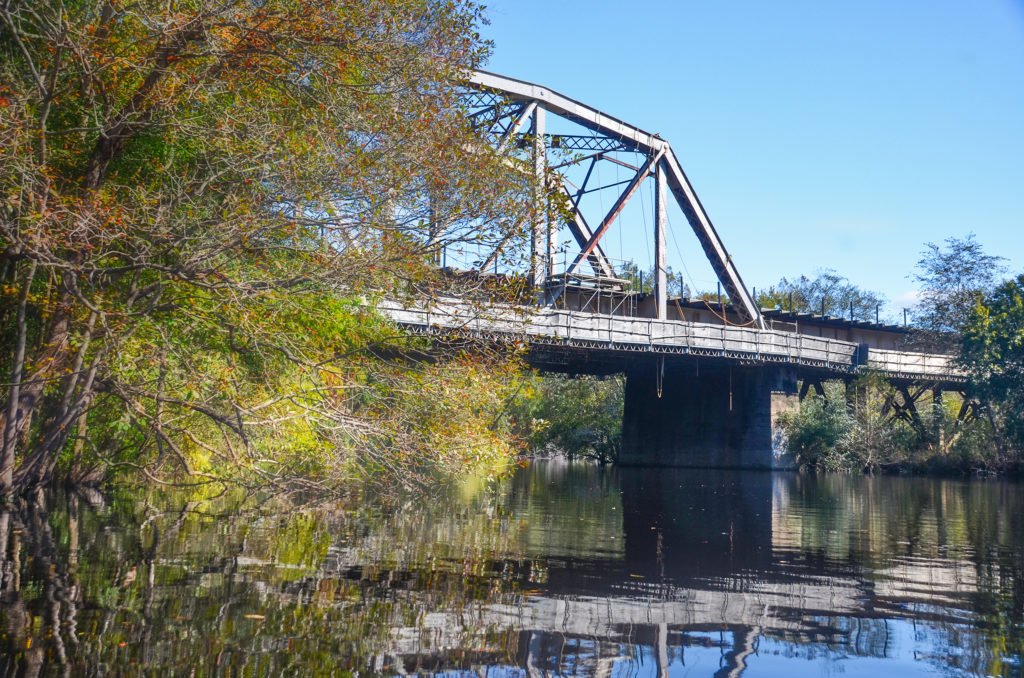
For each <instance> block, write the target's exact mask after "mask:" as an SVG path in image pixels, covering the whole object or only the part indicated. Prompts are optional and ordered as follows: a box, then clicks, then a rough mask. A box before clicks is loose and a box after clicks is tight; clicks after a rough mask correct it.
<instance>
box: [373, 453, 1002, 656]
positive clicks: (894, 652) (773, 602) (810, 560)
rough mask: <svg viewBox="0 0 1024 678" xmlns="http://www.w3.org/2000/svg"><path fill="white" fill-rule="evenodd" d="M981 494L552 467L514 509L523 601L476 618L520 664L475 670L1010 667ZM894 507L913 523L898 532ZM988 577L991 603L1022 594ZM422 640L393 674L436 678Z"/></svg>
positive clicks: (435, 623) (517, 495)
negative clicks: (520, 537)
mask: <svg viewBox="0 0 1024 678" xmlns="http://www.w3.org/2000/svg"><path fill="white" fill-rule="evenodd" d="M538 488H540V489H538ZM988 489H992V488H991V487H989V488H988ZM1010 492H1011V494H1012V493H1013V492H1015V490H1010ZM970 494H971V490H970V488H969V487H968V485H966V484H962V483H947V482H935V481H927V480H912V479H903V478H879V479H859V478H823V479H816V478H805V477H801V476H797V475H793V474H778V473H775V474H772V473H759V472H732V471H715V470H708V471H693V470H681V469H659V470H657V472H654V473H652V470H651V469H639V468H624V469H617V470H615V471H608V472H604V471H601V470H600V469H597V468H594V467H579V466H577V467H572V466H563V467H552V466H551V465H544V466H541V467H540V468H539V469H533V470H531V471H528V472H524V473H523V474H521V475H520V477H519V479H518V482H517V486H516V487H515V488H514V489H513V491H512V493H511V495H510V507H509V508H510V510H511V514H512V516H514V517H516V516H522V519H523V520H527V521H528V522H529V527H528V528H527V529H526V534H525V535H524V539H525V549H526V553H525V556H526V558H525V561H524V562H525V563H526V564H525V565H524V564H522V563H520V564H519V565H518V567H519V569H518V571H517V579H518V581H519V583H520V585H521V586H522V588H523V591H524V595H523V597H522V598H521V599H520V600H518V601H516V602H515V603H513V604H490V605H482V606H481V607H480V608H479V609H477V610H476V611H475V613H474V615H472V616H473V626H475V627H479V628H484V627H486V628H490V629H496V628H506V629H509V630H513V631H514V636H513V637H514V649H513V648H509V647H508V646H507V642H508V641H507V639H505V640H503V642H502V645H503V647H501V648H498V647H494V648H492V649H491V651H484V650H483V648H480V650H479V651H478V654H477V655H476V658H475V660H474V661H473V662H472V663H473V664H474V665H475V666H476V668H477V669H478V673H484V674H486V675H495V671H497V672H498V674H506V673H507V674H512V675H516V674H519V673H525V674H528V675H587V676H620V675H629V676H634V675H649V676H667V675H670V674H676V673H677V672H678V673H681V674H685V675H700V676H738V675H744V674H745V671H746V670H747V669H751V670H753V671H755V673H752V674H751V675H780V674H783V673H784V674H786V675H805V674H807V675H821V673H822V672H823V671H825V672H833V671H837V672H838V671H843V672H845V673H848V674H853V675H877V672H878V671H894V672H895V673H894V675H914V674H920V675H932V674H933V673H934V672H935V671H936V670H946V671H949V672H952V673H954V674H957V673H959V672H960V671H963V672H964V675H973V674H981V675H984V674H985V673H987V672H988V671H989V670H990V668H991V666H993V664H999V662H1000V661H1001V660H1008V661H1009V664H1006V666H1009V667H1011V668H1012V667H1013V666H1014V664H1013V662H1014V661H1015V660H1014V658H1013V657H1012V656H1011V657H1000V656H999V652H998V651H996V652H995V653H993V650H992V645H991V639H988V638H986V633H987V632H988V631H987V630H982V629H980V625H981V623H982V622H983V620H982V619H981V617H980V615H979V613H980V612H981V610H980V609H979V607H978V602H979V600H983V599H985V598H986V597H987V596H989V595H992V594H993V592H992V591H985V590H983V589H984V587H985V585H986V584H982V583H980V582H979V580H978V574H977V571H978V569H979V566H980V563H979V562H977V561H976V560H974V558H976V557H981V558H984V556H983V555H982V554H979V553H977V552H976V551H975V547H974V546H972V545H971V544H969V543H968V542H967V541H966V539H965V535H964V530H965V529H966V528H967V526H966V525H964V524H963V523H962V522H961V521H963V520H965V519H966V516H965V514H963V513H961V511H962V510H963V509H965V508H966V506H965V505H964V502H965V500H967V501H969V499H968V497H969V495H970ZM979 496H980V495H979ZM890 501H891V502H892V503H889V502H890ZM1019 504H1020V501H1019V498H1018V500H1017V501H1016V505H1018V507H1019ZM595 505H597V506H601V507H603V508H604V511H603V513H602V516H603V521H601V522H600V523H596V522H595V515H594V511H593V509H594V506H595ZM895 506H903V507H912V510H911V515H909V516H908V515H903V516H896V515H887V514H888V513H889V512H890V511H892V510H893V507H895ZM989 508H992V506H991V505H990V506H989ZM989 517H991V516H989ZM1002 517H1003V519H1008V518H1010V514H1002ZM908 518H909V522H908V520H907V519H908ZM574 524H578V525H579V529H578V530H573V529H572V527H573V525H574ZM952 533H958V534H959V536H958V537H952ZM1016 535H1017V538H1018V539H1019V538H1020V537H1021V534H1020V525H1018V526H1017V528H1016ZM951 537H952V538H951ZM988 547H989V548H990V549H992V551H991V552H994V551H995V548H996V545H994V544H989V545H988ZM1016 548H1017V549H1018V556H1019V549H1020V548H1021V545H1020V544H1019V543H1018V544H1017V546H1016ZM990 555H991V554H990ZM993 566H994V569H993ZM498 567H499V569H500V566H498ZM985 567H986V568H987V569H988V573H989V576H990V577H992V576H993V575H994V579H990V580H989V581H988V582H987V585H988V586H991V584H992V582H993V581H995V580H1000V578H1002V581H1003V582H1004V583H1005V582H1006V581H1013V580H1014V578H1015V575H1014V574H1013V572H1007V571H1005V570H1004V571H1002V572H999V566H998V564H996V563H987V564H986V565H985ZM1018 574H1019V573H1018ZM429 624H430V626H431V628H432V633H431V634H430V638H431V645H433V646H434V647H435V648H440V647H444V646H445V645H446V644H447V643H446V639H447V640H449V641H450V642H451V647H460V646H463V645H464V644H465V642H466V641H465V635H464V634H465V632H466V630H467V624H466V619H465V616H464V615H463V613H461V612H460V613H459V614H453V615H448V614H444V613H438V614H435V615H434V616H433V617H432V618H431V619H430V620H429ZM422 633H423V632H422V629H419V630H413V629H409V630H408V635H407V636H406V641H407V642H409V643H411V644H412V646H407V647H404V648H403V647H402V643H401V642H399V643H398V644H397V645H396V646H395V647H394V648H393V650H394V653H395V654H393V655H392V656H391V657H389V661H390V662H394V663H397V664H398V665H405V666H407V668H408V669H409V670H419V671H423V670H424V669H429V670H430V671H432V672H436V671H443V670H444V667H445V666H446V664H447V662H446V661H445V657H446V654H445V653H444V652H443V651H442V652H440V653H437V654H435V655H434V657H433V659H432V660H427V661H426V663H424V659H425V658H424V656H423V651H422V640H423V638H424V636H423V635H422ZM1019 633H1020V629H1018V630H1017V634H1018V636H1019ZM449 634H451V635H450V636H449ZM398 637H401V634H399V635H398ZM478 640H481V641H482V640H483V639H482V638H480V639H478ZM413 646H414V647H413ZM510 650H512V652H511V653H510V652H509V651H510ZM456 655H457V656H458V657H459V659H460V660H462V659H464V656H463V655H461V654H458V653H456ZM794 660H796V661H794ZM447 665H448V667H449V668H454V667H453V666H452V665H451V664H447ZM461 666H462V668H466V666H465V664H461Z"/></svg>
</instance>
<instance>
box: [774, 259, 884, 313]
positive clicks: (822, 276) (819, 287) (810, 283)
mask: <svg viewBox="0 0 1024 678" xmlns="http://www.w3.org/2000/svg"><path fill="white" fill-rule="evenodd" d="M757 296H758V298H757V302H758V303H759V304H760V305H761V306H765V307H775V308H781V309H784V310H787V311H789V310H792V311H794V312H797V313H824V314H825V315H832V316H839V317H843V318H850V317H851V315H852V319H854V320H865V321H873V320H875V317H876V313H877V309H878V307H879V306H881V305H882V304H884V303H885V298H884V297H883V296H882V295H880V294H877V293H875V292H871V291H868V290H862V289H861V288H859V287H857V286H856V285H854V284H853V283H851V282H850V281H849V280H847V279H846V278H844V277H843V276H841V275H839V274H838V273H836V272H835V271H833V270H824V271H820V272H819V273H818V275H817V276H816V277H815V278H814V279H811V278H808V277H807V276H804V275H802V276H800V277H799V278H796V279H794V280H789V279H788V278H783V279H782V280H780V281H779V282H778V283H777V284H775V285H773V286H772V287H770V288H768V290H766V291H762V292H761V293H759V294H758V295H757Z"/></svg>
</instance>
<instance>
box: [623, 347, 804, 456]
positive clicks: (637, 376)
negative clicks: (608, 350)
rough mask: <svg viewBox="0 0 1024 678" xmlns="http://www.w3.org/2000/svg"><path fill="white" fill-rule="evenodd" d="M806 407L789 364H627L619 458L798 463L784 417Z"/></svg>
mask: <svg viewBox="0 0 1024 678" xmlns="http://www.w3.org/2000/svg"><path fill="white" fill-rule="evenodd" d="M662 365H663V367H662ZM659 385H660V397H659ZM799 407H800V398H799V393H798V390H797V373H796V369H795V368H794V367H792V366H789V365H777V366H776V365H756V366H744V365H737V364H732V365H730V364H728V363H725V362H719V361H715V360H713V359H697V358H687V359H677V360H675V361H671V360H669V359H666V360H664V362H663V363H662V362H660V361H659V359H657V358H655V359H652V360H650V361H643V362H639V361H638V362H637V363H636V364H634V365H633V366H631V367H630V368H629V369H628V370H627V371H626V394H625V407H624V412H623V424H622V452H621V454H620V457H619V463H620V464H623V465H627V466H628V465H637V466H640V465H644V466H648V465H650V466H695V467H704V468H751V469H753V468H760V469H780V468H792V466H793V463H792V458H791V457H790V456H789V455H788V454H787V453H786V450H785V440H784V438H783V436H782V433H781V431H780V429H779V426H778V418H779V415H781V414H782V413H784V412H791V411H795V410H798V409H799Z"/></svg>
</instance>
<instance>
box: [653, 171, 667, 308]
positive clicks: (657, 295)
mask: <svg viewBox="0 0 1024 678" xmlns="http://www.w3.org/2000/svg"><path fill="white" fill-rule="evenodd" d="M655 181H656V188H655V191H654V308H655V316H654V317H656V318H657V319H658V320H664V319H665V318H666V315H667V311H668V280H667V274H666V272H665V224H666V221H667V220H668V218H667V214H666V211H665V209H666V207H665V186H666V185H667V181H666V179H665V166H664V163H662V162H659V163H658V167H657V173H656V174H655Z"/></svg>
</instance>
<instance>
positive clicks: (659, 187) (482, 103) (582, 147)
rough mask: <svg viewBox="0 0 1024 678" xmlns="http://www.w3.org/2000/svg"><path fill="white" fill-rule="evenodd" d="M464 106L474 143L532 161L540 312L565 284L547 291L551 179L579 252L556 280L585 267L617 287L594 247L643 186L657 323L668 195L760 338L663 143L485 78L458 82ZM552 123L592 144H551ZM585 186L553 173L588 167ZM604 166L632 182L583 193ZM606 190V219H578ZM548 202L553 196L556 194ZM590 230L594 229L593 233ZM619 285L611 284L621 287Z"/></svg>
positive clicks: (663, 307) (533, 265)
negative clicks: (588, 198)
mask: <svg viewBox="0 0 1024 678" xmlns="http://www.w3.org/2000/svg"><path fill="white" fill-rule="evenodd" d="M465 85H466V88H467V89H466V94H465V104H466V107H467V110H468V111H469V113H468V116H469V120H470V122H471V124H472V125H473V126H474V127H475V128H476V129H477V130H478V132H480V134H481V137H482V138H483V139H485V140H486V141H487V143H489V144H490V145H491V146H493V147H494V148H495V149H496V150H497V151H498V152H500V153H503V154H512V153H518V154H519V155H520V159H523V158H521V156H522V154H523V151H524V150H528V151H530V153H529V155H530V158H529V160H532V163H527V164H531V165H532V167H531V171H532V172H533V173H534V175H535V177H536V182H535V185H536V187H537V188H536V191H535V197H534V199H535V208H534V220H533V223H532V224H531V255H530V279H531V281H532V283H533V285H534V287H535V288H537V289H538V290H545V289H546V290H548V291H547V292H546V293H544V294H543V295H542V298H543V301H544V302H545V303H546V304H553V303H554V302H555V301H556V300H557V294H558V292H557V290H559V289H564V282H560V283H559V285H551V284H549V281H550V280H551V279H552V278H553V276H554V273H555V270H554V262H555V249H556V246H557V234H558V228H559V226H560V225H562V224H559V223H555V219H553V218H549V212H550V210H549V209H548V204H547V196H548V191H547V188H548V185H547V182H548V181H549V180H550V179H549V178H551V177H554V180H555V181H557V182H558V183H560V184H561V186H560V189H561V191H560V192H561V194H562V198H563V199H564V200H565V201H566V204H567V205H568V208H569V209H568V210H567V217H566V220H565V221H566V223H565V224H564V225H565V226H566V227H567V228H568V229H569V231H570V232H571V233H572V236H573V238H574V240H575V241H576V244H577V245H578V247H579V250H578V252H576V253H575V254H574V255H572V257H573V258H572V263H571V264H570V265H569V267H568V268H567V270H565V271H564V272H563V275H564V276H565V277H566V278H568V279H571V278H572V276H574V275H576V274H578V273H579V272H580V267H581V266H582V265H583V264H584V262H586V263H587V264H589V266H590V268H592V269H593V272H594V274H595V276H596V280H597V281H598V282H600V281H601V280H608V281H609V282H610V283H611V281H612V280H614V278H615V271H614V268H613V266H612V264H611V262H610V260H609V259H608V257H607V256H606V254H605V252H604V251H603V250H602V248H601V240H602V238H603V237H604V235H605V234H606V233H607V232H608V230H609V228H610V227H611V225H612V224H613V223H614V222H615V220H616V218H617V217H618V216H619V214H620V213H621V212H622V210H623V208H624V207H625V206H626V204H627V203H628V202H629V200H630V199H631V198H632V197H633V196H634V195H635V194H636V192H637V190H638V189H639V188H640V187H641V185H643V183H644V182H645V181H646V180H647V179H649V178H650V179H653V180H654V181H655V182H656V189H655V225H654V243H655V247H654V249H655V254H654V258H655V262H654V269H655V279H654V297H655V308H656V314H655V317H657V318H659V319H664V318H665V317H666V315H667V314H666V311H667V294H668V292H667V281H666V278H667V274H666V264H665V259H666V252H665V249H666V228H667V214H666V207H667V202H666V200H667V196H668V194H671V195H672V198H673V199H674V200H675V201H676V204H677V205H678V206H679V207H680V209H681V210H682V212H683V214H684V215H685V216H686V219H687V222H688V223H689V225H690V227H691V228H692V229H693V232H694V233H695V234H696V236H697V239H698V240H699V241H700V244H701V247H702V248H703V250H704V253H705V256H706V257H707V259H708V261H709V262H710V264H711V267H712V269H713V270H714V272H715V275H716V276H717V277H718V279H719V281H721V283H722V287H723V289H724V290H725V292H726V293H727V294H728V296H729V299H730V301H731V302H732V303H733V305H734V307H735V308H736V309H737V312H738V314H739V316H740V317H741V318H742V320H743V322H745V323H749V324H751V325H754V326H757V327H760V328H761V329H765V328H766V324H765V322H764V319H763V318H762V317H761V313H760V311H759V309H758V307H757V304H755V303H754V300H753V298H752V297H751V295H750V293H749V291H748V290H747V288H746V286H745V285H744V283H743V279H742V278H741V277H740V274H739V271H738V270H737V268H736V265H735V264H734V263H733V261H732V257H731V256H730V255H729V252H728V250H726V248H725V245H724V244H723V243H722V239H721V238H720V237H719V235H718V233H717V231H716V230H715V227H714V226H713V225H712V223H711V219H710V218H709V217H708V215H707V213H706V211H705V210H704V207H703V206H702V205H701V203H700V200H699V199H698V198H697V194H696V192H695V191H694V189H693V186H692V185H691V184H690V181H689V179H688V178H687V177H686V174H685V173H684V172H683V170H682V167H681V165H680V163H679V160H678V159H677V158H676V155H675V153H674V151H673V150H672V148H671V146H670V145H669V143H668V142H667V141H665V140H664V139H662V138H661V137H659V136H657V135H655V134H650V133H648V132H645V131H643V130H641V129H640V128H638V127H635V126H633V125H630V124H629V123H626V122H623V121H621V120H618V119H617V118H614V117H612V116H610V115H608V114H606V113H603V112H601V111H599V110H597V109H595V108H592V107H590V106H587V105H586V104H583V103H581V102H579V101H575V100H573V99H570V98H569V97H566V96H563V95H561V94H559V93H557V92H554V91H552V90H550V89H547V88H545V87H542V86H540V85H535V84H533V83H529V82H524V81H522V80H516V79H514V78H508V77H505V76H502V75H497V74H494V73H488V72H485V71H476V72H473V73H471V74H470V75H469V77H468V79H467V80H466V82H465ZM548 115H551V116H555V117H558V118H561V119H563V120H566V121H569V122H571V123H574V124H576V125H578V126H581V127H583V128H584V129H586V130H589V131H590V132H591V134H589V135H588V134H549V133H548V132H547V129H546V127H547V125H546V122H547V116H548ZM580 152H590V153H592V155H589V156H586V157H583V158H573V159H570V160H568V161H565V157H564V156H565V155H566V154H567V153H580ZM621 152H632V153H636V154H638V155H640V156H641V158H642V159H643V162H642V163H641V164H640V166H639V167H633V166H631V165H629V164H628V163H624V162H622V161H621V160H619V159H617V158H615V157H613V156H612V155H611V154H613V153H621ZM549 155H553V156H554V157H555V158H557V159H558V160H560V161H561V162H560V164H557V163H549ZM588 160H589V162H590V166H589V168H588V171H587V174H586V178H585V179H584V181H583V183H582V185H581V186H574V185H572V184H571V182H569V181H568V180H567V179H566V177H565V174H564V172H559V171H558V170H560V169H562V168H565V167H566V166H568V165H573V164H578V163H583V162H587V161H588ZM601 162H611V163H616V164H618V165H619V166H625V167H627V168H629V169H630V170H632V171H633V172H634V173H633V176H632V177H631V178H629V179H627V180H626V181H623V182H618V183H616V184H606V185H604V186H594V185H591V183H590V182H591V180H592V178H593V176H594V171H593V170H594V168H595V166H596V165H597V164H598V163H601ZM612 186H615V187H621V190H620V191H619V195H618V197H617V198H616V199H615V200H614V202H613V204H612V207H611V209H610V210H609V211H608V212H606V213H605V214H584V212H585V211H586V210H584V208H583V206H582V197H583V196H584V195H586V194H587V193H590V192H593V191H595V190H607V189H609V188H611V187H612ZM556 193H558V190H557V188H556ZM591 224H594V226H592V225H591ZM497 254H498V252H497V251H496V252H494V253H493V254H492V255H491V256H490V257H488V258H487V261H486V263H485V267H486V266H487V265H488V264H490V263H492V262H493V261H494V260H495V258H496V257H497ZM619 282H621V281H615V283H614V284H616V285H617V284H619Z"/></svg>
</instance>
